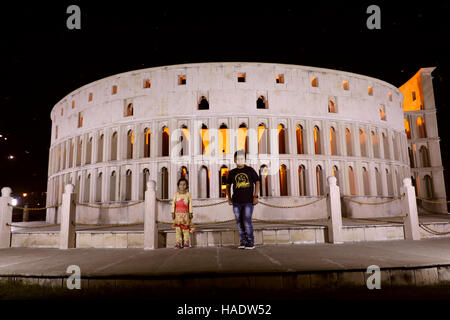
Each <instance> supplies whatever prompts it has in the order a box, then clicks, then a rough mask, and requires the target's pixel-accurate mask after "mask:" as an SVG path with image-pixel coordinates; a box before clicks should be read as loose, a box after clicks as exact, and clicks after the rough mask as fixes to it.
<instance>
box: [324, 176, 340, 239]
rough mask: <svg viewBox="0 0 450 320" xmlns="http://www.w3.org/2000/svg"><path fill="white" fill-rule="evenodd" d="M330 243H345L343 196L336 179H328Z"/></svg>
mask: <svg viewBox="0 0 450 320" xmlns="http://www.w3.org/2000/svg"><path fill="white" fill-rule="evenodd" d="M327 212H328V222H327V226H328V242H329V243H343V241H342V215H341V194H340V193H339V187H338V186H337V185H336V178H335V177H332V176H331V177H328V197H327Z"/></svg>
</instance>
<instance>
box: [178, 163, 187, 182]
mask: <svg viewBox="0 0 450 320" xmlns="http://www.w3.org/2000/svg"><path fill="white" fill-rule="evenodd" d="M181 178H184V179H186V180H187V181H189V171H188V169H187V168H186V167H185V166H182V167H181V168H180V171H179V172H178V179H181Z"/></svg>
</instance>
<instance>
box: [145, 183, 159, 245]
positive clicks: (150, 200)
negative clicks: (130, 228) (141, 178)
mask: <svg viewBox="0 0 450 320" xmlns="http://www.w3.org/2000/svg"><path fill="white" fill-rule="evenodd" d="M146 183H147V191H145V202H144V250H151V249H156V248H158V225H157V222H156V219H157V212H156V210H157V207H156V182H155V181H154V180H149V181H148V182H146Z"/></svg>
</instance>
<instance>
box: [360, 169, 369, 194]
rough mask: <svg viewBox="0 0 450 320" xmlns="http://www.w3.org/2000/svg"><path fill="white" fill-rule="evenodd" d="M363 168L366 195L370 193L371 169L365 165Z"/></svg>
mask: <svg viewBox="0 0 450 320" xmlns="http://www.w3.org/2000/svg"><path fill="white" fill-rule="evenodd" d="M362 169H363V186H364V195H366V196H369V195H370V184H369V183H370V182H369V171H367V169H366V168H365V167H363V168H362Z"/></svg>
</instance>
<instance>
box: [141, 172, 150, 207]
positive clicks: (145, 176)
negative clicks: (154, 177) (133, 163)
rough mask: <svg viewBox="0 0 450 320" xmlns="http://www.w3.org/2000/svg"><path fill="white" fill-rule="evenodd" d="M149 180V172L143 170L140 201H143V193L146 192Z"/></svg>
mask: <svg viewBox="0 0 450 320" xmlns="http://www.w3.org/2000/svg"><path fill="white" fill-rule="evenodd" d="M149 178H150V170H148V169H147V168H145V169H144V170H143V171H142V197H141V200H145V192H146V191H147V182H148V180H149Z"/></svg>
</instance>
